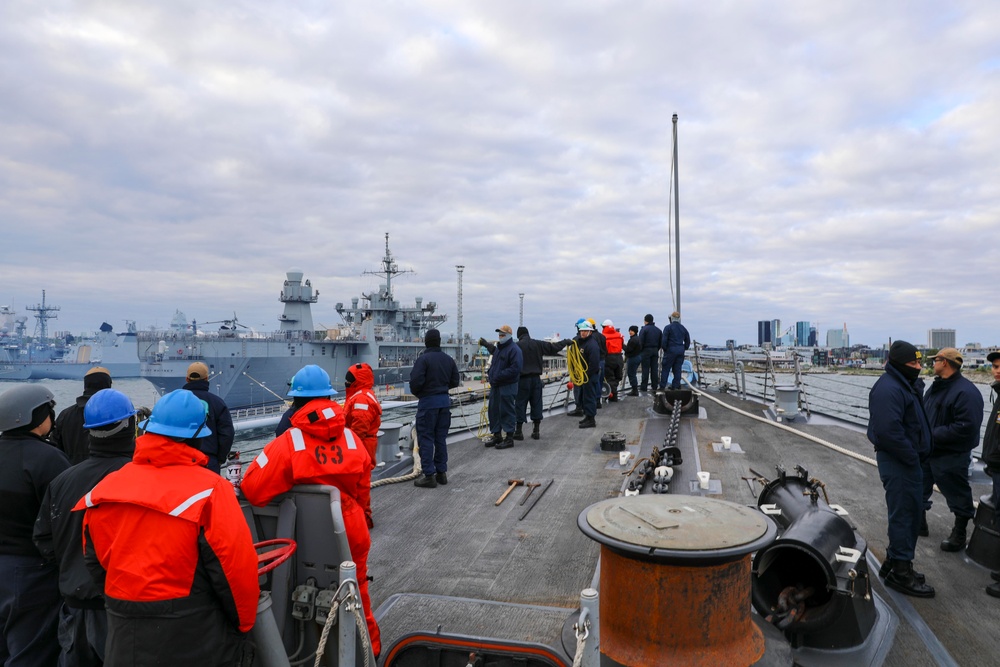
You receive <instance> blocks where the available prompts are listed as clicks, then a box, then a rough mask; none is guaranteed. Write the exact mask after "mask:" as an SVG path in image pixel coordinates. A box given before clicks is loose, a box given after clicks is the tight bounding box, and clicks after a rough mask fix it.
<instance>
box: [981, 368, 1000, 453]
mask: <svg viewBox="0 0 1000 667" xmlns="http://www.w3.org/2000/svg"><path fill="white" fill-rule="evenodd" d="M992 386H993V392H994V395H995V396H996V398H995V399H994V401H993V410H992V411H991V412H990V418H989V421H987V422H986V434H985V435H984V436H983V463H985V464H986V465H987V467H988V468H990V470H991V471H993V470H997V471H1000V424H998V423H997V418H998V417H1000V382H994V383H993V385H992Z"/></svg>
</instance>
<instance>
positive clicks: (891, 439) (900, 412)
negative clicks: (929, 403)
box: [868, 364, 931, 466]
mask: <svg viewBox="0 0 1000 667" xmlns="http://www.w3.org/2000/svg"><path fill="white" fill-rule="evenodd" d="M923 395H924V381H923V380H920V379H917V380H914V381H913V383H912V384H911V383H910V382H908V381H907V380H906V378H905V377H903V374H902V373H900V372H899V371H898V370H896V369H895V368H893V367H892V365H891V364H886V365H885V374H884V375H882V377H880V378H879V379H878V380H876V381H875V385H874V386H873V387H872V389H871V391H870V392H869V393H868V412H869V417H868V440H869V441H871V443H872V444H873V445H875V451H878V452H886V453H887V454H890V455H891V456H893V457H895V458H897V459H899V461H900V462H902V463H904V464H905V465H909V466H918V465H920V461H921V460H923V459H925V458H927V456H928V455H929V454H930V452H931V430H930V426H929V424H928V422H927V415H926V413H925V412H924V403H923Z"/></svg>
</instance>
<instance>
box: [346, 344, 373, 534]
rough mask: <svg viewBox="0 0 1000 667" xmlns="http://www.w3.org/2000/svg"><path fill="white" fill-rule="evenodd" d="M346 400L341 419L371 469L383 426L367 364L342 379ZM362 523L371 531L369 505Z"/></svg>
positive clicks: (358, 366) (359, 365)
mask: <svg viewBox="0 0 1000 667" xmlns="http://www.w3.org/2000/svg"><path fill="white" fill-rule="evenodd" d="M344 383H345V386H346V388H347V398H345V399H344V419H345V420H346V426H347V428H349V429H351V431H352V432H353V433H354V435H356V436H358V437H360V438H361V440H362V442H364V443H365V449H366V450H368V457H369V458H370V459H371V465H372V468H374V467H375V452H376V450H377V449H378V430H379V428H381V426H382V406H381V405H380V404H379V402H378V399H377V398H376V397H375V391H374V387H375V374H374V373H373V372H372V367H371V366H369V365H368V364H366V363H360V364H354V365H353V366H351V368H350V369H349V370H348V371H347V375H346V377H345V378H344ZM364 509H365V520H366V521H367V522H368V527H369V528H373V527H374V526H375V523H374V522H373V521H372V506H371V503H369V504H367V505H365V508H364Z"/></svg>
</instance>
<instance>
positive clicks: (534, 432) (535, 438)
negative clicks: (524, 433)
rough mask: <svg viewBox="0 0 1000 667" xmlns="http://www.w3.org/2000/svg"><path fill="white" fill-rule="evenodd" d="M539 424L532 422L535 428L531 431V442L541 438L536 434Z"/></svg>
mask: <svg viewBox="0 0 1000 667" xmlns="http://www.w3.org/2000/svg"><path fill="white" fill-rule="evenodd" d="M541 423H542V422H534V424H535V427H534V428H533V429H531V439H532V440H538V438H540V437H541V436H540V435H539V434H538V426H539V425H540V424H541Z"/></svg>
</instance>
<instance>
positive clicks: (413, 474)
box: [372, 426, 423, 489]
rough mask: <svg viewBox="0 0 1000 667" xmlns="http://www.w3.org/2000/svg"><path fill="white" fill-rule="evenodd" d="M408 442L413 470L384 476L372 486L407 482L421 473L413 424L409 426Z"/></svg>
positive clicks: (415, 430) (415, 431) (415, 429)
mask: <svg viewBox="0 0 1000 667" xmlns="http://www.w3.org/2000/svg"><path fill="white" fill-rule="evenodd" d="M410 442H412V443H413V471H412V472H409V473H407V474H405V475H401V476H399V477H386V478H385V479H380V480H376V481H374V482H372V488H373V489H374V488H376V487H379V486H385V485H387V484H398V483H399V482H408V481H410V480H411V479H416V478H417V477H420V476H421V475H422V474H423V471H422V469H421V467H420V448H419V446H418V444H419V443H418V442H417V427H416V426H413V427H411V428H410Z"/></svg>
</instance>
